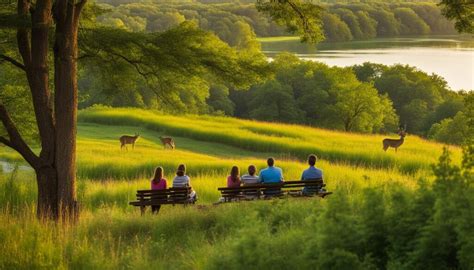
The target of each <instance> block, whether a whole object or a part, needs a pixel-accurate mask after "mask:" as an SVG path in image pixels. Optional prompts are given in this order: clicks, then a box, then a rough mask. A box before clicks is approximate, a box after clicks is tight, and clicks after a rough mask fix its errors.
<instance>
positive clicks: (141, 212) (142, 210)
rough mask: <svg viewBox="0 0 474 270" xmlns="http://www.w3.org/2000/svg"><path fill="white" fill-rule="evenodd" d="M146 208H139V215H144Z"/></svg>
mask: <svg viewBox="0 0 474 270" xmlns="http://www.w3.org/2000/svg"><path fill="white" fill-rule="evenodd" d="M145 210H146V207H145V206H140V214H141V215H142V216H143V215H144V214H145Z"/></svg>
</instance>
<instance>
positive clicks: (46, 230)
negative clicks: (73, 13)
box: [0, 107, 461, 269]
mask: <svg viewBox="0 0 474 270" xmlns="http://www.w3.org/2000/svg"><path fill="white" fill-rule="evenodd" d="M135 133H140V135H141V137H140V139H139V140H138V141H137V144H136V146H135V149H133V150H132V149H131V147H130V146H129V147H128V151H127V150H121V149H120V142H119V140H118V138H119V137H120V136H121V135H124V134H129V135H133V134H135ZM162 135H167V136H172V137H173V138H174V140H175V142H176V146H177V149H175V150H171V149H164V148H163V146H162V145H161V143H160V141H159V136H162ZM387 136H389V137H395V135H393V134H392V135H387ZM387 136H382V135H367V134H349V133H343V132H336V131H330V130H324V129H318V128H312V127H305V126H298V125H287V124H278V123H266V122H257V121H250V120H239V119H235V118H228V117H214V116H196V115H186V116H171V115H165V114H161V113H158V112H152V111H146V110H139V109H126V108H124V109H118V108H115V109H111V108H103V107H95V108H91V109H88V110H83V111H81V112H80V113H79V126H78V148H77V159H78V161H77V168H78V171H77V175H78V186H77V187H78V199H79V202H80V204H81V207H82V213H81V219H80V220H81V221H80V223H79V224H78V225H77V226H75V227H74V228H71V227H69V226H65V227H61V226H59V227H58V226H57V225H54V224H49V225H47V226H45V225H44V224H41V223H39V222H38V221H36V219H35V218H34V211H35V210H34V207H35V200H36V198H35V196H36V195H35V194H36V191H35V181H34V175H33V173H32V172H31V171H24V170H20V171H17V172H16V173H14V174H15V175H14V176H12V174H11V173H3V174H2V173H0V241H1V242H3V243H4V244H3V247H0V255H1V256H0V257H2V258H1V259H0V268H2V269H10V268H19V269H20V268H23V269H43V268H59V269H64V268H77V269H91V268H92V269H117V268H120V269H137V268H144V269H208V268H212V267H211V265H213V267H217V266H218V265H220V264H219V263H220V262H219V261H216V260H217V259H216V260H214V259H210V258H211V257H212V258H214V257H215V258H218V257H219V250H222V249H226V248H228V246H229V245H230V244H231V243H232V242H233V241H234V240H235V239H238V235H239V233H241V231H242V230H244V231H245V232H247V229H249V228H248V224H252V226H256V228H257V227H258V228H260V226H264V230H267V229H268V228H272V226H277V225H275V224H274V222H277V223H276V224H279V225H278V226H283V227H281V228H286V229H288V230H289V231H292V232H293V233H291V234H289V235H294V236H295V237H296V238H295V239H299V238H298V237H300V235H298V234H297V232H298V228H297V226H302V228H306V229H308V228H309V227H307V226H309V224H307V223H308V222H309V221H308V218H309V217H310V216H311V219H312V218H318V217H320V215H321V213H323V212H324V211H325V210H324V211H323V210H322V209H328V208H327V206H326V205H327V204H328V202H329V203H330V202H331V200H336V201H337V200H339V199H338V198H341V196H342V197H346V198H347V199H348V200H349V201H350V202H355V201H358V200H361V198H362V196H363V194H364V190H365V189H366V188H374V189H376V190H378V191H381V192H382V193H383V194H386V195H385V196H387V197H389V196H390V194H391V192H392V190H394V189H398V188H400V189H403V190H405V191H414V190H416V189H417V188H418V183H419V181H420V179H424V180H425V181H426V182H428V183H429V182H430V181H431V180H432V179H433V176H432V173H431V170H430V166H431V164H433V163H435V162H436V161H437V159H438V157H439V156H440V154H441V152H442V148H443V145H442V144H438V143H434V142H430V141H426V140H423V139H421V138H419V137H416V136H411V135H408V136H407V137H406V140H405V144H404V145H403V146H402V147H401V148H400V149H399V151H398V153H395V152H394V151H393V149H390V150H389V151H388V152H384V151H383V150H382V143H381V141H382V139H383V138H385V137H387ZM450 150H451V152H452V153H453V160H454V162H455V163H460V159H461V150H460V149H459V148H457V147H453V146H450ZM0 151H1V152H0V159H1V160H6V161H9V162H12V163H14V162H21V161H20V160H21V159H20V158H19V157H18V155H17V154H15V153H13V152H12V151H10V150H8V149H6V148H5V147H2V148H0ZM311 153H314V154H317V155H318V156H319V158H320V160H319V161H318V164H317V166H319V167H320V168H322V170H323V171H324V179H325V182H326V184H327V189H328V190H330V191H334V192H335V193H334V194H333V195H331V196H330V197H329V198H328V199H324V200H321V199H284V200H279V201H262V202H246V203H236V204H228V205H219V206H214V205H213V203H214V202H216V201H217V200H218V199H219V197H220V196H219V193H218V191H217V188H218V187H221V186H225V183H226V181H225V178H226V176H227V175H228V173H229V171H230V168H231V167H232V166H233V165H238V166H239V167H240V168H241V171H242V172H245V170H246V167H247V166H248V165H249V164H255V165H257V167H258V168H259V169H261V168H264V167H265V160H266V158H267V157H268V156H273V157H275V158H276V165H277V166H279V167H281V168H282V169H283V171H284V176H285V179H291V180H296V179H299V178H300V175H301V172H302V170H303V169H305V168H306V167H307V166H306V164H305V160H304V159H305V157H306V156H307V155H309V154H311ZM180 163H185V164H186V165H187V168H188V175H189V176H190V177H191V183H192V185H193V187H194V189H195V190H196V191H197V193H198V195H199V201H198V203H197V206H195V207H186V208H183V207H179V206H177V207H173V206H164V207H162V210H161V212H160V214H159V215H157V216H151V215H149V214H147V215H146V216H145V217H140V215H139V210H138V209H133V207H131V206H129V205H128V202H129V201H130V200H133V199H134V195H135V191H136V190H137V189H144V188H147V187H148V186H149V179H150V178H151V176H152V173H153V169H154V168H155V167H156V166H163V167H164V168H165V176H166V178H168V180H169V181H171V180H172V178H173V175H174V170H175V168H176V167H177V165H178V164H180ZM275 206H277V207H278V209H280V210H281V211H278V212H277V211H273V210H271V209H273V208H274V207H275ZM355 209H358V207H355ZM266 211H270V212H271V214H270V216H268V217H266V216H265V215H263V214H262V213H266ZM262 220H263V221H262ZM272 220H273V221H272ZM259 221H260V223H259ZM261 222H263V223H261ZM288 222H290V223H288ZM262 224H263V225H262ZM272 224H273V225H272ZM292 224H293V225H292ZM304 224H306V225H304ZM266 226H268V227H266ZM278 226H277V227H278ZM294 226H296V227H294ZM278 228H280V227H278ZM267 233H268V232H267V231H266V233H264V235H266V234H267ZM297 235H298V236H297ZM236 237H237V238H236ZM269 237H270V236H269ZM279 237H282V238H281V239H280V238H279V239H280V240H279V241H290V242H291V243H293V242H292V241H293V240H289V239H287V237H289V236H288V235H286V234H279ZM285 239H287V240H285ZM293 244H295V243H293ZM23 251H25V252H26V254H25V253H24V252H23ZM31 256H36V258H37V259H35V260H31V259H30V258H32V257H31ZM209 256H210V257H209ZM208 257H209V258H208ZM216 265H217V266H216ZM218 268H219V267H217V268H215V269H218ZM277 268H278V267H277Z"/></svg>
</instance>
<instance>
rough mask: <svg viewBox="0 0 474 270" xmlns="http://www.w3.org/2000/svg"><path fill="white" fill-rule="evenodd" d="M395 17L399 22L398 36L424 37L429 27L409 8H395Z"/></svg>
mask: <svg viewBox="0 0 474 270" xmlns="http://www.w3.org/2000/svg"><path fill="white" fill-rule="evenodd" d="M394 14H395V17H396V18H397V19H398V20H399V21H400V34H402V35H426V34H428V33H429V32H430V27H429V26H428V25H427V24H426V23H425V22H424V21H423V20H422V19H421V18H420V17H418V15H417V14H416V13H415V12H414V11H413V10H412V9H410V8H397V9H395V10H394Z"/></svg>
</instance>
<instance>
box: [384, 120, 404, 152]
mask: <svg viewBox="0 0 474 270" xmlns="http://www.w3.org/2000/svg"><path fill="white" fill-rule="evenodd" d="M397 134H398V135H400V139H398V140H397V139H388V138H387V139H384V140H383V141H382V142H383V150H384V151H387V149H388V148H389V147H393V148H395V152H397V149H398V147H400V146H401V145H402V144H403V142H404V141H405V136H406V135H407V134H406V125H405V128H402V127H400V128H399V129H398V133H397Z"/></svg>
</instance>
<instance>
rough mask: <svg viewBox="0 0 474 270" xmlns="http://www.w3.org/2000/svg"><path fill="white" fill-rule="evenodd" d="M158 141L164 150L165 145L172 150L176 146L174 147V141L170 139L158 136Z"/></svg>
mask: <svg viewBox="0 0 474 270" xmlns="http://www.w3.org/2000/svg"><path fill="white" fill-rule="evenodd" d="M160 141H161V143H162V144H163V147H164V148H166V146H167V145H169V146H170V147H171V149H174V148H175V147H176V146H175V145H174V140H173V138H171V137H162V136H160Z"/></svg>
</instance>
